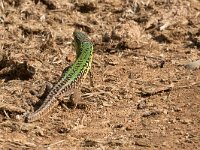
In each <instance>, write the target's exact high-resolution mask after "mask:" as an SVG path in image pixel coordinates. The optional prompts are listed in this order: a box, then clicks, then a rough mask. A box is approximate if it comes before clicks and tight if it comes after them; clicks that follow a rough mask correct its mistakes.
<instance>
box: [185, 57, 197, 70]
mask: <svg viewBox="0 0 200 150" xmlns="http://www.w3.org/2000/svg"><path fill="white" fill-rule="evenodd" d="M199 67H200V59H199V60H197V61H193V62H189V63H187V64H186V65H185V68H187V69H190V70H194V69H199Z"/></svg>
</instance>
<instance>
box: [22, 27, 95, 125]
mask: <svg viewBox="0 0 200 150" xmlns="http://www.w3.org/2000/svg"><path fill="white" fill-rule="evenodd" d="M73 36H74V44H75V49H76V55H77V57H76V61H75V62H74V64H73V65H71V66H70V67H68V68H67V70H66V71H65V70H64V72H63V75H62V77H61V79H60V80H59V81H58V83H57V84H56V85H55V86H54V87H53V88H52V89H51V90H50V92H49V94H48V95H47V97H46V99H45V100H44V103H43V104H42V105H41V106H40V108H39V109H38V110H36V111H35V112H33V113H31V114H29V115H28V116H27V117H26V118H25V121H26V122H33V121H36V120H39V119H40V118H42V117H44V116H45V115H47V114H48V113H49V112H50V111H51V110H52V109H53V108H54V107H56V106H57V105H58V104H59V100H58V97H59V96H60V95H62V94H64V95H66V94H67V95H71V94H76V92H77V89H78V88H79V86H80V84H81V83H82V82H83V80H84V79H85V77H86V75H87V73H88V72H89V70H90V68H91V63H92V57H93V44H92V42H91V41H90V40H89V38H88V36H87V35H85V34H84V33H82V32H80V31H74V33H73Z"/></svg>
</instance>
